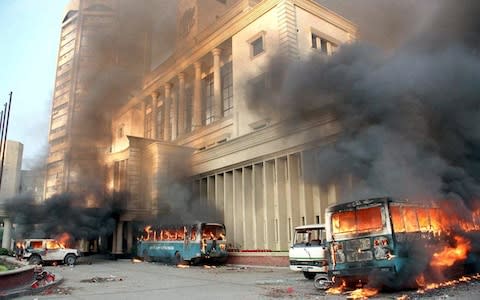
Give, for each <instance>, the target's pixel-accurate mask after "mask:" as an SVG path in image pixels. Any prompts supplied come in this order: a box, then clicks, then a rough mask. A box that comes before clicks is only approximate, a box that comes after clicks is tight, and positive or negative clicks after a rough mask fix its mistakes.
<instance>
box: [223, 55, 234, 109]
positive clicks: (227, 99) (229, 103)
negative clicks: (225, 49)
mask: <svg viewBox="0 0 480 300" xmlns="http://www.w3.org/2000/svg"><path fill="white" fill-rule="evenodd" d="M221 74H222V104H223V115H224V116H229V115H231V114H232V112H233V80H232V62H229V63H226V64H224V65H223V67H222V70H221Z"/></svg>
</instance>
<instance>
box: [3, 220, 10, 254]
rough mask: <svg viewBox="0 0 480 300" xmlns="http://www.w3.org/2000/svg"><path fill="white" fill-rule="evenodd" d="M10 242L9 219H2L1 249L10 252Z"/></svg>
mask: <svg viewBox="0 0 480 300" xmlns="http://www.w3.org/2000/svg"><path fill="white" fill-rule="evenodd" d="M11 240H12V222H11V221H10V219H8V218H5V219H3V238H2V248H5V249H10V250H11Z"/></svg>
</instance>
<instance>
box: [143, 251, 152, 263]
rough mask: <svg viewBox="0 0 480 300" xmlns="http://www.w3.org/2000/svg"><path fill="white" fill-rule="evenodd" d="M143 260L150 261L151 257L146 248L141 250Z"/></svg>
mask: <svg viewBox="0 0 480 300" xmlns="http://www.w3.org/2000/svg"><path fill="white" fill-rule="evenodd" d="M143 261H146V262H152V258H151V257H150V255H148V251H147V250H143Z"/></svg>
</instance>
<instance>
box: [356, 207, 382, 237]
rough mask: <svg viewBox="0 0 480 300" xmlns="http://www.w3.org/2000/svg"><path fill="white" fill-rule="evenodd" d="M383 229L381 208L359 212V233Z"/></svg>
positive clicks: (364, 209) (370, 208)
mask: <svg viewBox="0 0 480 300" xmlns="http://www.w3.org/2000/svg"><path fill="white" fill-rule="evenodd" d="M382 228H383V222H382V210H381V207H380V206H376V207H369V208H362V209H358V210H357V231H374V230H381V229H382Z"/></svg>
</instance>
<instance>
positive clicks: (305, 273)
mask: <svg viewBox="0 0 480 300" xmlns="http://www.w3.org/2000/svg"><path fill="white" fill-rule="evenodd" d="M315 275H316V273H313V272H303V276H305V278H307V279H313V278H315Z"/></svg>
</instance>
